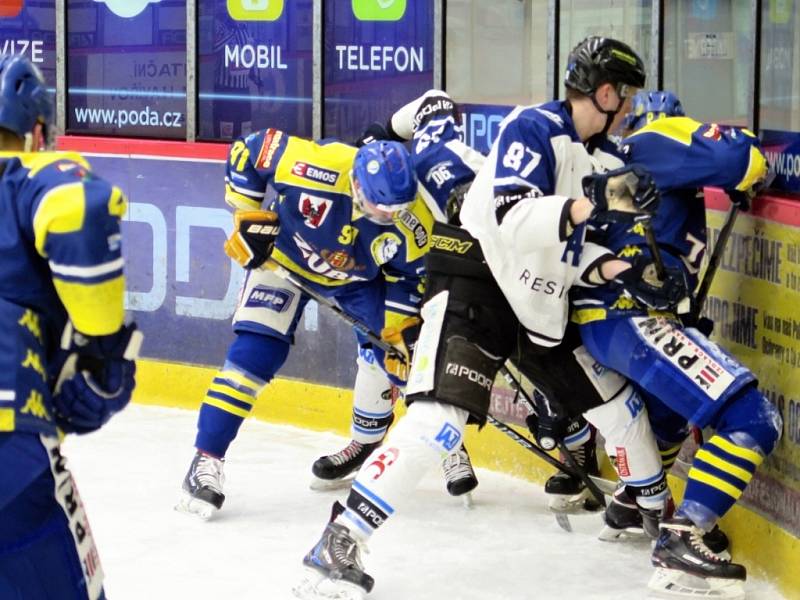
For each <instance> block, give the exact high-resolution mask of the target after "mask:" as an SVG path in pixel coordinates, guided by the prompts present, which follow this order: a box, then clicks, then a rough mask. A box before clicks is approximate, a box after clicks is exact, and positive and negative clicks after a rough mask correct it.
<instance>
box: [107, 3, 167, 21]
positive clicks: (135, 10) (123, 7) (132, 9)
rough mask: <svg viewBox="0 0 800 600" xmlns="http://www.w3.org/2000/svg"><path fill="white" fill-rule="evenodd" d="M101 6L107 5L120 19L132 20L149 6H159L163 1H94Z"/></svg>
mask: <svg viewBox="0 0 800 600" xmlns="http://www.w3.org/2000/svg"><path fill="white" fill-rule="evenodd" d="M94 1H95V2H99V3H100V4H105V5H106V6H107V7H108V10H110V11H111V12H113V13H114V14H115V15H117V16H118V17H123V18H124V19H130V18H131V17H135V16H137V15H139V14H140V13H141V12H142V11H144V9H145V8H147V5H148V4H158V3H159V2H161V0H94Z"/></svg>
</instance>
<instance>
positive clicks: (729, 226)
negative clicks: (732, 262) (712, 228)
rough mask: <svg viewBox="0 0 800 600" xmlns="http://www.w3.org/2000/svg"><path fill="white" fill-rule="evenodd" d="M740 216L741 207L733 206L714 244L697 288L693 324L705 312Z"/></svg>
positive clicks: (693, 308)
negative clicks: (713, 284) (704, 307)
mask: <svg viewBox="0 0 800 600" xmlns="http://www.w3.org/2000/svg"><path fill="white" fill-rule="evenodd" d="M738 216H739V206H738V205H736V204H732V205H731V208H730V210H728V215H727V216H726V217H725V223H724V224H723V225H722V229H720V232H719V236H718V237H717V242H716V244H714V252H712V253H711V257H710V258H709V259H708V266H707V267H706V272H705V273H704V274H703V280H702V281H701V282H700V286H699V287H698V288H697V293H696V294H695V296H694V303H693V306H692V311H691V313H690V318H691V322H693V323H696V322H697V319H698V318H699V317H700V315H701V314H702V312H703V306H704V305H705V303H706V299H707V298H708V292H709V290H710V289H711V284H712V283H713V281H714V276H715V275H716V274H717V270H718V269H719V265H720V263H722V253H723V252H724V251H725V247H726V246H727V245H728V239H729V238H730V237H731V233H732V232H733V227H734V226H735V225H736V217H738Z"/></svg>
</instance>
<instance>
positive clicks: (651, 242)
mask: <svg viewBox="0 0 800 600" xmlns="http://www.w3.org/2000/svg"><path fill="white" fill-rule="evenodd" d="M642 227H643V228H644V239H645V240H646V241H647V247H648V248H649V249H650V255H651V256H652V257H653V262H654V263H655V265H656V275H657V276H658V278H659V279H660V280H661V281H664V279H666V277H667V269H666V268H665V267H664V258H663V257H662V256H661V248H659V247H658V242H657V241H656V234H655V232H654V231H653V221H652V217H650V218H648V219H646V220H645V221H642Z"/></svg>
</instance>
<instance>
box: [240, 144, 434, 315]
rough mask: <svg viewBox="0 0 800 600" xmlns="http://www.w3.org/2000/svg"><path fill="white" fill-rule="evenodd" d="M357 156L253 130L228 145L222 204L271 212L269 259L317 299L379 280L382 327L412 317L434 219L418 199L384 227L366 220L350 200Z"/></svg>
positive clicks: (348, 149) (343, 147) (340, 147)
mask: <svg viewBox="0 0 800 600" xmlns="http://www.w3.org/2000/svg"><path fill="white" fill-rule="evenodd" d="M356 150H357V149H356V148H355V147H353V146H350V145H348V144H344V143H341V142H337V141H332V140H321V141H316V142H315V141H310V140H306V139H303V138H299V137H294V136H290V135H287V134H286V133H284V132H282V131H279V130H276V129H265V130H262V131H258V132H256V133H253V134H252V135H249V136H247V137H246V138H244V139H240V140H237V141H236V142H234V144H233V145H232V146H231V149H230V155H229V160H228V163H227V167H226V195H225V199H226V201H227V202H228V204H230V205H231V206H233V207H235V208H240V209H255V208H261V207H263V208H265V209H270V210H274V211H275V212H277V213H278V216H279V220H280V225H281V231H280V234H279V236H278V239H277V241H276V243H275V248H274V250H273V252H272V255H271V258H272V259H273V260H275V261H276V262H277V263H279V264H280V265H281V266H283V267H285V268H286V269H288V270H290V271H292V272H293V273H294V274H295V275H299V276H300V277H302V278H303V279H304V280H305V281H306V282H307V283H308V284H309V285H310V286H311V287H312V288H313V289H315V290H316V291H318V292H319V293H321V294H324V295H328V296H335V295H336V294H337V290H339V289H341V288H342V287H343V286H346V285H350V284H357V283H359V282H365V281H372V280H374V279H376V278H379V277H382V278H384V280H385V281H386V311H387V320H386V323H387V325H388V324H391V323H392V322H395V321H396V320H397V319H396V318H392V317H393V316H396V315H400V316H402V317H404V316H406V315H411V314H415V313H416V312H418V308H417V307H418V305H419V302H420V300H421V291H422V287H421V285H422V276H423V260H422V259H423V255H424V254H425V252H426V251H427V249H428V246H429V245H430V235H431V229H432V227H433V215H432V214H431V211H430V210H429V209H428V208H427V206H426V205H425V202H424V201H423V200H422V198H421V197H420V196H417V199H416V201H415V202H414V204H412V205H411V207H409V208H408V209H407V210H404V211H402V212H400V213H399V214H398V215H397V216H396V218H395V219H394V222H393V223H392V224H390V225H378V224H376V223H373V222H372V221H370V220H369V219H367V218H366V216H364V215H363V214H362V213H361V212H360V211H359V210H358V209H357V208H356V207H355V206H354V204H353V201H352V196H351V186H350V171H351V169H352V165H353V159H354V158H355V154H356Z"/></svg>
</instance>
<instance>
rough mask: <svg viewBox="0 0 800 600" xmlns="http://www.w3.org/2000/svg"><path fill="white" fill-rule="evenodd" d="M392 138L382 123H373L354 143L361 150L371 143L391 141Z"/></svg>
mask: <svg viewBox="0 0 800 600" xmlns="http://www.w3.org/2000/svg"><path fill="white" fill-rule="evenodd" d="M390 139H392V136H391V135H390V134H389V132H388V131H387V130H386V127H385V126H383V125H381V124H380V123H371V124H370V125H369V126H368V127H367V128H366V129H365V130H364V131H363V132H362V133H361V135H360V136H358V138H357V139H356V140H355V141H354V142H353V146H355V147H356V148H361V146H365V145H366V144H369V143H370V142H377V141H380V140H390Z"/></svg>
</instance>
